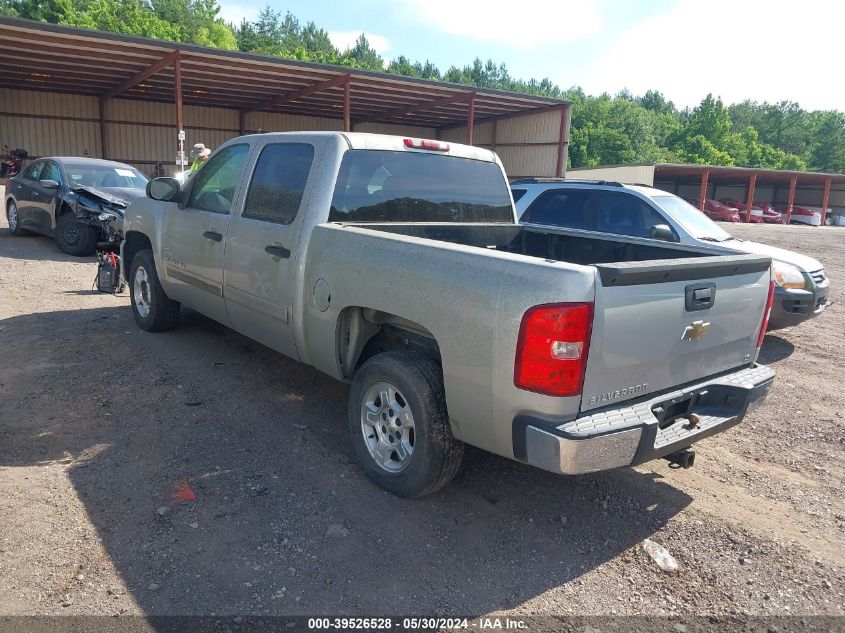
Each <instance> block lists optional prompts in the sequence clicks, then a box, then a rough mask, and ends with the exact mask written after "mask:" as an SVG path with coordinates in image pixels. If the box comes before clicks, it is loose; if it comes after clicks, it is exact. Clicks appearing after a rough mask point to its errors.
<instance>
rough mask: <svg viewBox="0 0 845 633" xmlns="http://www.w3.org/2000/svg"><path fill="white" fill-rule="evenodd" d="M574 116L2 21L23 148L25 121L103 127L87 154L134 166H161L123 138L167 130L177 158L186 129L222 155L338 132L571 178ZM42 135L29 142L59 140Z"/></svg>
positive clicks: (225, 53)
mask: <svg viewBox="0 0 845 633" xmlns="http://www.w3.org/2000/svg"><path fill="white" fill-rule="evenodd" d="M24 93H26V94H24ZM47 93H49V95H73V96H74V98H75V99H76V101H74V100H73V99H65V98H63V97H50V96H48V95H47ZM28 95H29V96H28ZM50 102H52V104H53V105H52V106H51V107H47V106H46V105H45V104H47V103H50ZM163 104H169V106H167V108H168V109H167V110H163V109H162V106H163ZM569 114H570V104H569V102H567V101H564V100H560V99H550V98H546V97H539V96H533V95H527V94H521V93H512V92H503V91H497V90H489V89H483V88H475V87H469V86H463V85H457V84H450V83H446V82H440V81H431V80H423V79H412V78H407V77H402V76H399V75H392V74H387V73H377V72H369V71H363V70H357V69H351V68H345V67H338V66H330V65H325V64H315V63H308V62H301V61H297V60H288V59H281V58H275V57H269V56H264V55H255V54H247V53H240V52H236V51H229V50H222V49H215V48H208V47H202V46H196V45H191V44H183V43H175V42H165V41H159V40H150V39H144V38H138V37H129V36H124V35H119V34H114V33H104V32H99V31H91V30H86V29H79V28H71V27H65V26H58V25H53V24H44V23H39V22H32V21H29V20H21V19H16V18H8V17H0V117H2V119H0V140H2V142H4V143H6V144H9V145H13V146H14V145H19V144H20V145H22V146H24V147H26V146H27V145H28V144H31V143H28V138H22V136H21V135H20V134H18V135H17V136H16V130H15V125H16V123H17V124H20V123H21V121H25V120H27V119H30V120H38V121H39V122H40V123H44V122H52V123H53V125H52V127H53V128H57V127H58V128H61V132H62V133H64V132H65V131H66V128H72V127H73V125H74V124H80V126H78V130H77V131H79V130H81V129H82V127H83V126H82V124H85V125H89V124H96V126H97V129H96V130H93V131H92V130H90V129H88V128H85V129H86V131H85V132H84V133H83V136H85V144H86V148H85V149H86V151H87V153H88V154H89V155H92V156H99V157H104V158H112V159H115V160H123V161H124V162H131V163H136V164H149V163H151V162H153V159H150V158H149V157H147V158H139V157H137V156H135V157H133V156H128V155H123V154H126V153H127V152H126V151H125V149H126V148H123V147H121V142H120V140H119V139H117V138H116V136H119V135H121V134H122V133H126V132H127V128H128V126H147V127H149V128H166V129H167V130H168V132H167V133H168V134H169V135H170V138H171V143H172V144H171V145H170V148H175V146H176V131H177V130H183V129H187V130H192V129H193V130H196V131H199V132H204V133H207V134H209V135H211V137H212V138H213V140H214V141H215V143H212V144H217V143H219V142H222V141H223V140H226V138H228V137H231V136H234V135H237V134H244V133H250V132H258V131H271V130H284V129H339V130H348V131H350V130H356V131H373V132H385V133H400V134H409V135H410V134H413V135H416V136H434V137H437V138H443V139H446V140H452V141H455V142H458V141H460V142H466V143H469V144H476V145H480V146H486V147H490V148H491V149H494V150H496V151H498V152H499V153H500V154H501V155H502V159H503V162H505V164H506V167H510V170H509V171H514V170H515V171H514V176H519V175H528V174H530V175H536V174H540V175H562V174H563V173H564V171H565V169H566V151H567V145H568V138H569ZM515 123H522V125H521V126H520V125H515ZM59 124H61V125H59ZM309 124H310V125H309ZM17 127H18V129H19V128H20V127H21V125H18V126H17ZM43 127H44V128H45V129H44V130H38V131H37V133H35V129H34V128H32V129H31V130H30V131H29V132H30V133H29V136H30V137H31V136H38V137H39V138H40V137H41V136H44V135H46V136H49V135H50V132H49V131H47V129H48V128H50V127H51V126H49V125H48V126H43ZM517 128H520V129H517ZM94 136H96V144H95V143H92V142H91V139H92V138H93V137H94ZM134 136H135V137H136V139H135V140H136V143H137V142H143V141H144V140H145V139H143V137H138V135H137V134H135V135H134ZM197 138H198V137H197ZM9 139H12V140H13V142H9ZM42 140H44V139H42ZM44 144H45V145H49V143H48V142H45V143H44ZM88 146H91V147H88ZM61 149H62V151H61V153H67V149H66V148H61ZM532 150H533V154H534V156H532ZM167 151H168V154H167V157H166V158H168V159H169V157H170V156H173V155H174V154H175V152H173V150H172V149H171V150H167ZM32 153H34V154H35V155H38V154H42V155H43V153H44V152H38V151H37V150H36V151H34V152H32ZM47 153H59V148H56V149H53V148H52V147H50V151H48V152H47ZM78 153H82V152H78ZM158 153H159V154H160V153H161V143H159V147H158ZM509 154H510V155H511V156H509ZM158 162H171V161H170V160H164V161H162V159H161V158H159V159H158ZM509 162H510V163H511V165H508V163H509Z"/></svg>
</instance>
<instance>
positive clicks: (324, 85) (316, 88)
mask: <svg viewBox="0 0 845 633" xmlns="http://www.w3.org/2000/svg"><path fill="white" fill-rule="evenodd" d="M349 77H350V75H349V73H346V74H345V75H338V76H337V77H332V78H331V79H327V80H326V81H321V82H320V83H316V84H312V85H310V86H308V87H307V88H303V89H302V90H297V91H296V92H290V93H288V94H285V95H278V96H276V97H271V98H269V99H265V100H264V101H262V102H260V103H256V104H253V105H250V106H245V107H244V108H242V110H243V111H244V112H257V111H259V110H266V109H268V108H274V107H276V106H280V105H284V104H285V103H288V102H290V101H294V100H296V99H303V98H305V97H307V96H308V95H312V94H314V93H315V92H322V91H323V90H328V89H329V88H334V87H335V86H340V85H341V84H344V83H346V82H347V81H348V79H349Z"/></svg>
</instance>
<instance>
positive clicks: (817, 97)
mask: <svg viewBox="0 0 845 633" xmlns="http://www.w3.org/2000/svg"><path fill="white" fill-rule="evenodd" d="M843 17H845V9H843V5H841V4H840V3H827V2H823V1H821V0H803V1H802V2H800V3H797V4H796V3H785V2H784V3H780V2H772V3H765V4H763V3H752V2H736V1H735V0H733V1H732V0H710V1H709V2H706V3H702V2H700V0H682V1H681V2H679V3H678V4H677V5H675V6H674V7H673V8H672V9H671V10H670V11H668V12H667V13H665V14H663V15H659V16H654V17H650V18H647V19H645V20H643V21H641V22H639V23H637V24H635V25H634V26H633V27H631V28H630V29H629V30H628V31H626V32H625V33H624V34H623V35H622V36H621V37H620V38H618V39H617V40H616V41H615V42H613V43H612V44H611V45H610V46H608V47H607V48H605V49H604V53H603V54H602V56H601V57H600V58H599V59H598V60H597V61H596V62H595V63H593V64H589V66H588V68H585V69H584V70H585V72H584V77H586V79H584V80H582V81H581V83H582V85H583V87H584V89H585V90H586V91H587V92H588V93H593V94H596V93H599V92H604V91H608V92H616V91H618V90H620V89H622V88H628V89H630V90H631V91H632V92H633V93H634V94H642V93H644V92H645V91H646V90H648V89H656V90H660V91H662V92H664V93H665V94H666V96H667V97H668V98H669V99H671V100H673V101H674V102H675V103H676V105H678V106H680V107H684V106H694V105H697V104H698V103H699V102H700V101H701V99H702V98H703V97H705V96H706V95H707V93H708V92H712V93H713V94H714V95H717V96H721V97H722V99H723V100H724V101H725V102H726V103H732V102H736V101H741V100H743V99H752V100H756V101H764V100H767V101H769V102H773V101H780V100H784V99H788V100H791V101H797V102H799V103H800V104H801V105H802V106H803V107H804V108H808V109H815V108H837V109H841V108H842V104H843V103H845V82H842V81H839V75H838V71H837V70H836V64H837V63H838V61H839V60H841V59H842V57H843V53H845V48H843V44H842V40H841V24H842V19H843ZM558 79H559V81H560V83H561V84H562V85H567V86H568V85H571V84H572V83H574V81H573V78H572V77H571V76H570V77H568V78H566V77H560V78H558Z"/></svg>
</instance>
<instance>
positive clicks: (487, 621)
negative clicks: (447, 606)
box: [308, 617, 527, 631]
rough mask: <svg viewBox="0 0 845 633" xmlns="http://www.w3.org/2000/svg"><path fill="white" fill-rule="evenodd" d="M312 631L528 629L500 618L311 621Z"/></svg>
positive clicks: (330, 619) (309, 622)
mask: <svg viewBox="0 0 845 633" xmlns="http://www.w3.org/2000/svg"><path fill="white" fill-rule="evenodd" d="M308 628H309V629H315V630H319V629H326V630H355V629H367V630H374V629H375V630H385V631H389V630H400V631H401V630H406V631H413V630H426V631H429V630H441V629H480V630H520V629H525V628H527V625H526V623H525V622H523V621H522V620H514V619H511V618H498V617H482V618H473V619H469V618H402V619H401V620H400V619H398V618H389V617H387V618H309V619H308Z"/></svg>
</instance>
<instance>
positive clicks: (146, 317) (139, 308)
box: [129, 249, 179, 332]
mask: <svg viewBox="0 0 845 633" xmlns="http://www.w3.org/2000/svg"><path fill="white" fill-rule="evenodd" d="M129 290H130V294H131V298H132V313H133V314H134V315H135V322H136V323H137V324H138V326H139V327H140V328H141V329H142V330H146V331H148V332H161V331H163V330H170V329H172V328H174V327H176V324H177V323H178V322H179V302H177V301H173V300H172V299H171V298H170V297H168V296H167V294H165V292H164V288H162V287H161V283H159V280H158V273H156V265H155V259H154V258H153V252H152V251H151V250H149V249H147V250H143V251H140V252H138V253H136V254H135V257H133V258H132V266H131V268H130V272H129Z"/></svg>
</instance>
